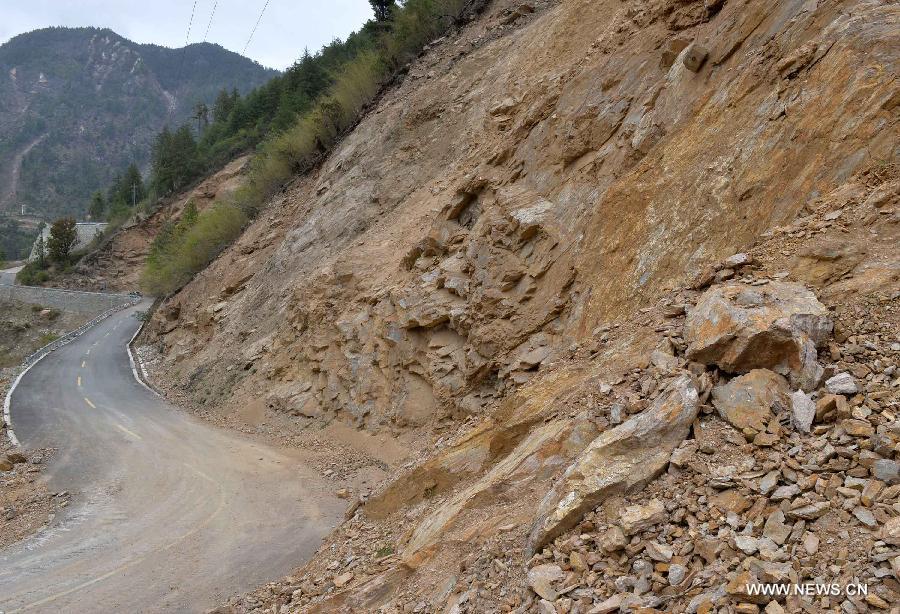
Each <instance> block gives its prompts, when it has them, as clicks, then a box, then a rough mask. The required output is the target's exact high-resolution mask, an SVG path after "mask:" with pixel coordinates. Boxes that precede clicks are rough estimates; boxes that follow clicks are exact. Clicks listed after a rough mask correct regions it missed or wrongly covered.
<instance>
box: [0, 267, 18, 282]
mask: <svg viewBox="0 0 900 614" xmlns="http://www.w3.org/2000/svg"><path fill="white" fill-rule="evenodd" d="M21 270H22V267H21V266H17V267H14V268H11V269H3V270H0V286H13V285H15V283H16V273H18V272H19V271H21Z"/></svg>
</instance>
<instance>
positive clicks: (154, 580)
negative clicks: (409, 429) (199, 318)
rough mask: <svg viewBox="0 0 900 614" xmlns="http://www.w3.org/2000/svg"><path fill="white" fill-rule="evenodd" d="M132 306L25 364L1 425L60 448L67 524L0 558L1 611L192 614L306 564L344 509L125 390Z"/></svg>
mask: <svg viewBox="0 0 900 614" xmlns="http://www.w3.org/2000/svg"><path fill="white" fill-rule="evenodd" d="M147 306H148V305H147V304H146V303H143V304H141V305H138V306H136V307H133V308H129V309H127V310H124V311H122V312H119V313H117V314H116V315H114V316H112V317H110V318H108V319H106V320H104V321H103V322H101V323H100V324H98V325H97V326H96V327H94V328H92V329H91V330H89V331H88V332H87V333H85V334H84V335H83V336H81V337H79V338H78V339H76V340H75V341H73V342H72V343H70V344H68V345H66V346H64V347H63V348H61V349H59V350H57V351H56V352H53V353H52V354H51V355H49V356H48V357H47V358H45V359H44V360H42V361H41V362H39V363H38V364H37V365H36V366H34V367H33V368H32V369H31V371H29V372H28V373H27V375H26V376H25V377H24V378H23V379H22V381H21V383H20V384H19V386H18V388H16V390H15V392H14V394H13V397H12V405H11V416H12V423H13V427H14V429H15V432H16V435H17V436H18V437H19V439H20V440H21V441H22V444H23V445H24V446H26V447H29V448H37V447H55V448H57V449H58V452H57V454H56V455H55V456H54V459H53V461H52V462H51V464H50V466H49V467H48V468H47V472H46V475H47V477H48V479H49V482H50V483H49V486H50V488H51V490H52V491H62V490H67V491H69V492H70V493H72V495H73V500H72V502H71V503H70V505H69V507H68V508H66V509H67V510H68V511H67V513H66V514H65V517H64V518H61V519H58V520H57V521H56V522H55V523H54V524H53V526H51V527H50V528H48V529H46V530H44V531H43V532H41V533H39V534H38V535H36V536H35V537H32V538H30V539H28V540H26V541H24V542H21V543H19V544H16V545H14V546H13V547H11V548H9V549H7V550H5V551H0V613H6V614H10V613H11V612H20V611H27V612H67V613H72V614H77V613H81V612H84V613H104V612H129V613H132V612H154V613H155V612H203V611H205V610H207V609H209V608H210V607H213V606H215V605H217V604H219V603H221V602H222V601H224V600H225V599H227V598H228V597H229V596H230V595H233V594H235V593H239V592H242V591H246V590H249V589H251V588H253V587H255V586H257V585H259V584H261V583H264V582H266V581H267V580H270V579H274V578H278V577H281V576H283V575H285V574H287V573H289V572H290V571H291V569H292V568H293V567H295V566H296V565H297V564H299V563H300V562H302V560H303V559H305V558H307V557H309V556H311V555H312V553H313V552H314V551H315V549H316V548H317V547H318V545H319V542H320V539H321V538H322V537H323V536H324V535H325V534H326V533H327V532H328V531H329V530H330V529H331V527H332V526H333V525H334V524H335V522H336V519H337V518H338V517H339V515H340V514H341V513H342V511H343V506H344V504H343V503H341V502H340V501H339V500H337V499H335V498H334V497H333V496H332V495H330V494H329V493H328V491H327V489H326V487H325V485H324V484H323V483H322V482H321V481H320V479H319V478H318V477H317V476H316V474H315V473H314V472H313V471H312V470H311V469H309V468H307V467H305V466H303V465H302V464H300V463H299V462H298V461H297V460H296V458H293V457H292V456H291V453H290V452H289V451H284V450H279V449H275V448H271V447H267V446H265V445H262V444H260V443H257V442H253V441H250V440H247V439H244V438H242V437H240V436H238V435H236V434H232V433H230V432H228V431H225V430H221V429H217V428H215V427H212V426H209V425H207V424H205V423H202V422H200V421H198V420H197V419H194V418H192V417H190V416H188V415H187V414H185V413H183V412H181V411H179V410H178V409H176V408H173V407H171V406H169V405H167V404H166V402H165V401H163V400H161V399H160V398H159V397H157V396H156V395H154V394H153V393H152V392H151V391H149V390H147V389H146V388H144V387H142V386H141V385H140V384H138V382H137V381H136V380H135V379H134V377H133V373H132V370H131V366H130V363H129V359H128V355H127V353H126V344H127V342H128V341H129V339H130V338H131V336H132V335H133V334H134V333H135V331H136V330H137V329H138V327H139V325H140V322H139V321H138V320H137V318H135V317H134V316H135V314H136V312H138V311H139V310H143V309H146V308H147Z"/></svg>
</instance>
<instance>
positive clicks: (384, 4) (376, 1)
mask: <svg viewBox="0 0 900 614" xmlns="http://www.w3.org/2000/svg"><path fill="white" fill-rule="evenodd" d="M369 4H371V5H372V10H373V11H375V21H387V20H388V19H390V18H391V13H392V12H393V10H394V8H395V7H396V6H397V4H396V2H394V0H369Z"/></svg>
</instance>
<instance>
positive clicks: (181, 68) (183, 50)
mask: <svg viewBox="0 0 900 614" xmlns="http://www.w3.org/2000/svg"><path fill="white" fill-rule="evenodd" d="M196 10H197V0H194V6H192V7H191V18H190V19H189V20H188V27H187V34H186V35H185V37H184V47H182V48H181V62H179V63H178V78H177V79H175V83H173V84H172V85H173V86H174V87H176V88H177V87H178V83H179V82H181V74H182V73H183V72H184V56H185V55H187V45H188V41H189V40H191V26H192V25H193V24H194V11H196Z"/></svg>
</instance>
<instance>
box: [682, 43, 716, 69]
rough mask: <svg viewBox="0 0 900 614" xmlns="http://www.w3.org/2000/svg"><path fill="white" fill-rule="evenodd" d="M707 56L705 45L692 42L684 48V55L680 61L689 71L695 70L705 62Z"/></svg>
mask: <svg viewBox="0 0 900 614" xmlns="http://www.w3.org/2000/svg"><path fill="white" fill-rule="evenodd" d="M708 56H709V50H708V49H706V47H703V46H702V45H698V44H697V43H692V44H690V45H689V46H688V48H687V49H686V50H685V52H684V56H683V57H682V58H681V63H682V64H684V67H685V68H687V69H688V70H689V71H691V72H697V71H698V70H700V68H701V67H702V66H703V63H704V62H706V58H707V57H708Z"/></svg>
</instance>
